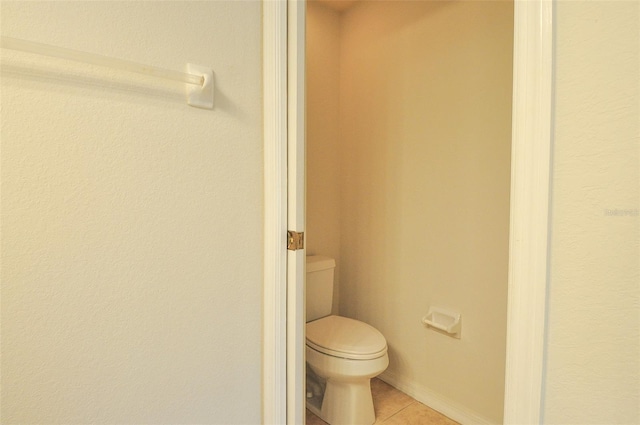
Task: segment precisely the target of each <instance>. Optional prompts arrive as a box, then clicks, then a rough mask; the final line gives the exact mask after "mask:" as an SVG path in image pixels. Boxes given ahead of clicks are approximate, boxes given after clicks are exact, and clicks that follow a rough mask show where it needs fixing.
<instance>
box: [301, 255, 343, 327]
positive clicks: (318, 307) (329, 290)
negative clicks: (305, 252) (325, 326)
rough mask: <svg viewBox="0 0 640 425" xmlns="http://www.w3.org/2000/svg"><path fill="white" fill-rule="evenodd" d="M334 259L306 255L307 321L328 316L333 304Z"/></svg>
mask: <svg viewBox="0 0 640 425" xmlns="http://www.w3.org/2000/svg"><path fill="white" fill-rule="evenodd" d="M335 268H336V261H335V260H334V259H333V258H329V257H323V256H320V255H309V256H307V282H306V285H307V286H306V290H307V293H306V298H307V303H306V305H307V322H310V321H312V320H316V319H319V318H321V317H325V316H329V315H330V314H331V305H332V304H333V271H334V270H335Z"/></svg>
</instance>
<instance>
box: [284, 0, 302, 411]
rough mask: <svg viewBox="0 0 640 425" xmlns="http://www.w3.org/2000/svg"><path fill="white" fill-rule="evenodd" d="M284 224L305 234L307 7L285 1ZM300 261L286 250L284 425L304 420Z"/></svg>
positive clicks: (292, 0)
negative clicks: (285, 120)
mask: <svg viewBox="0 0 640 425" xmlns="http://www.w3.org/2000/svg"><path fill="white" fill-rule="evenodd" d="M287 3H288V4H287V6H288V7H287V15H288V16H287V32H288V37H287V58H288V59H287V61H288V64H287V65H288V66H287V68H288V71H287V74H288V83H287V112H288V113H287V223H288V230H289V231H293V232H296V233H298V234H299V233H302V234H304V230H305V190H306V189H305V13H306V2H304V1H296V0H289V1H288V2H287ZM305 256H306V251H305V249H304V241H303V242H302V247H301V249H295V250H288V251H287V358H288V361H287V423H288V424H304V417H305V399H304V397H305V388H304V385H305V356H304V348H305V334H304V330H305V291H304V289H305V288H304V287H305V285H304V279H305V263H306V262H305Z"/></svg>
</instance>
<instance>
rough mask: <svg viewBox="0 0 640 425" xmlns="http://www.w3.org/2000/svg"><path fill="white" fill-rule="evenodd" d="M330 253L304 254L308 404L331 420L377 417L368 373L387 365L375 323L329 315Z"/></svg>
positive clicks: (364, 422) (353, 423)
mask: <svg viewBox="0 0 640 425" xmlns="http://www.w3.org/2000/svg"><path fill="white" fill-rule="evenodd" d="M335 265H336V263H335V260H334V259H333V258H328V257H321V256H308V257H307V286H306V289H307V295H306V298H307V302H306V304H307V325H306V339H307V342H306V349H305V351H306V356H307V408H308V409H309V410H311V411H312V412H313V413H315V414H316V415H318V416H319V417H320V418H322V419H323V420H324V421H325V422H328V423H329V424H330V425H371V424H373V423H374V422H375V419H376V417H375V413H374V410H373V399H372V398H371V386H370V381H371V378H373V377H375V376H377V375H379V374H381V373H382V372H383V371H384V370H385V369H386V368H387V366H388V365H389V356H388V355H387V341H386V340H385V338H384V336H383V335H382V334H381V333H380V332H379V331H378V330H377V329H375V328H374V327H373V326H370V325H368V324H366V323H363V322H360V321H358V320H354V319H349V318H347V317H341V316H332V315H331V304H332V301H333V271H334V268H335Z"/></svg>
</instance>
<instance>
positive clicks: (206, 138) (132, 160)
mask: <svg viewBox="0 0 640 425" xmlns="http://www.w3.org/2000/svg"><path fill="white" fill-rule="evenodd" d="M1 12H2V22H1V23H2V35H6V36H13V37H18V38H24V39H29V40H34V41H40V42H45V43H50V44H54V45H60V46H66V47H69V48H74V49H78V50H83V51H88V52H95V53H101V54H105V55H110V56H114V57H120V58H124V59H129V60H134V61H139V62H142V63H148V64H153V65H157V66H160V67H165V68H169V69H177V70H181V69H183V67H184V64H185V63H186V62H194V63H198V64H202V65H206V66H209V67H212V68H213V69H214V71H215V74H216V83H217V90H216V95H217V99H216V108H215V110H213V111H208V110H201V109H196V108H192V107H189V106H187V105H186V102H185V100H184V86H183V85H182V84H180V83H178V84H174V83H165V82H163V81H159V80H155V79H150V78H146V77H143V76H137V75H128V74H126V73H121V72H117V71H105V70H102V69H99V68H96V67H91V66H86V65H81V64H75V63H68V62H64V61H58V60H54V59H47V58H43V57H34V56H31V55H26V54H20V53H14V52H7V51H4V50H3V51H2V60H3V62H2V99H1V107H2V132H1V137H2V174H1V179H2V180H1V181H2V244H1V248H2V275H1V277H2V294H1V295H2V317H1V318H2V352H1V354H2V364H1V366H2V381H1V386H2V398H1V406H0V410H1V412H2V423H4V424H16V423H23V424H26V423H48V424H55V423H96V424H98V423H225V424H249V423H253V424H256V423H259V422H260V400H261V396H260V382H261V371H260V365H261V360H260V358H261V306H262V298H261V291H262V290H261V288H262V265H261V262H262V260H261V259H262V252H261V249H262V244H261V243H260V242H259V240H258V241H256V238H258V239H260V236H256V235H261V234H262V122H261V119H262V118H261V107H262V106H261V105H262V104H261V92H262V89H261V71H260V70H261V29H260V28H261V7H260V3H259V2H233V1H230V2H195V1H194V2H159V1H158V2H75V1H74V2H5V1H3V2H2V4H1ZM247 241H255V243H247Z"/></svg>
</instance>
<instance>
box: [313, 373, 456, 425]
mask: <svg viewBox="0 0 640 425" xmlns="http://www.w3.org/2000/svg"><path fill="white" fill-rule="evenodd" d="M371 394H372V395H373V406H374V408H375V411H376V422H375V423H376V424H384V425H430V424H433V425H458V423H457V422H454V421H452V420H451V419H449V418H447V417H446V416H444V415H442V414H440V413H438V412H436V411H435V410H433V409H430V408H428V407H427V406H425V405H424V404H422V403H420V402H419V401H416V400H414V399H412V398H411V397H409V396H408V395H406V394H405V393H403V392H401V391H399V390H397V389H395V388H393V387H392V386H391V385H389V384H387V383H386V382H384V381H381V380H380V379H378V378H374V379H372V380H371ZM307 425H327V423H326V422H325V421H323V420H322V419H320V418H319V417H317V416H316V415H314V414H313V413H311V412H310V411H309V410H307Z"/></svg>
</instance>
